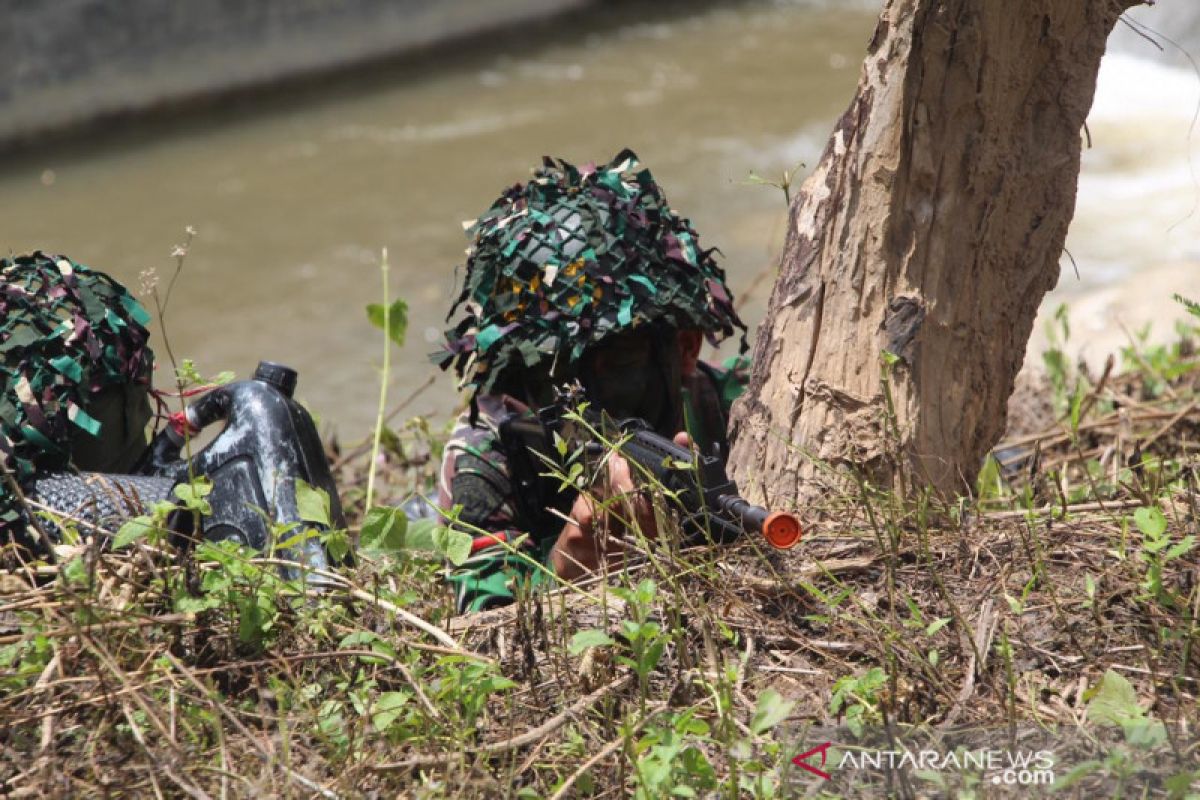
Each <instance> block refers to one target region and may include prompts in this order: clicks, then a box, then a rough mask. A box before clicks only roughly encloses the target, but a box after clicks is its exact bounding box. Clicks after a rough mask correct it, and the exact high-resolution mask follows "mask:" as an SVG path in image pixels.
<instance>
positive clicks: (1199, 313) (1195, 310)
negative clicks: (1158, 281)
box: [1172, 294, 1200, 317]
mask: <svg viewBox="0 0 1200 800" xmlns="http://www.w3.org/2000/svg"><path fill="white" fill-rule="evenodd" d="M1172 296H1173V297H1174V298H1175V302H1176V303H1180V304H1181V305H1183V307H1184V308H1186V309H1187V310H1188V313H1189V314H1191V315H1192V316H1193V317H1200V303H1197V302H1195V301H1193V300H1188V299H1187V298H1186V297H1184V296H1182V295H1178V294H1177V295H1172Z"/></svg>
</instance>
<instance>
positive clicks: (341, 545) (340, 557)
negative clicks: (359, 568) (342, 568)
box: [321, 530, 351, 564]
mask: <svg viewBox="0 0 1200 800" xmlns="http://www.w3.org/2000/svg"><path fill="white" fill-rule="evenodd" d="M321 542H322V543H323V544H324V545H325V551H326V552H327V553H329V558H330V559H331V560H332V561H333V562H334V563H335V564H341V563H343V562H345V560H346V557H347V556H348V555H350V544H351V542H350V534H349V532H347V531H344V530H333V531H328V532H326V533H323V534H322V535H321Z"/></svg>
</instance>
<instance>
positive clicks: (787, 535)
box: [718, 494, 803, 550]
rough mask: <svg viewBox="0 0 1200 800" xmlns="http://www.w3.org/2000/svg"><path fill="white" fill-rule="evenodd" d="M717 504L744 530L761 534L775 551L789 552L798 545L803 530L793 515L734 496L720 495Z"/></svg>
mask: <svg viewBox="0 0 1200 800" xmlns="http://www.w3.org/2000/svg"><path fill="white" fill-rule="evenodd" d="M718 502H719V503H720V504H721V508H722V510H724V511H725V512H726V513H727V514H730V515H731V516H733V517H734V518H735V519H738V520H740V521H741V523H742V526H743V527H744V528H745V529H746V530H748V531H754V532H757V533H761V534H762V535H763V538H764V539H766V540H767V544H769V545H771V546H772V547H774V548H775V549H776V550H790V549H791V548H793V547H795V546H796V545H797V544H799V542H800V537H801V536H802V535H803V529H802V528H801V526H800V520H799V519H797V518H796V515H795V514H789V513H788V512H787V511H771V510H770V509H767V508H763V507H762V506H756V505H754V504H753V503H751V502H750V501H749V500H745V499H743V498H741V497H739V496H738V495H736V494H724V495H721V497H720V499H719V501H718Z"/></svg>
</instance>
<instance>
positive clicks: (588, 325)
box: [431, 150, 746, 394]
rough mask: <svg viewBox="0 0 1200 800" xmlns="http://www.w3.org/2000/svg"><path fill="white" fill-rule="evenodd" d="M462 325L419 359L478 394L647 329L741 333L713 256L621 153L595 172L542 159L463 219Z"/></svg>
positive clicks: (632, 158) (644, 172)
mask: <svg viewBox="0 0 1200 800" xmlns="http://www.w3.org/2000/svg"><path fill="white" fill-rule="evenodd" d="M467 233H468V235H469V236H470V237H471V245H470V247H469V248H468V250H467V263H466V274H465V276H464V279H463V289H462V293H461V294H460V295H459V297H458V299H457V300H456V301H455V303H454V305H453V306H452V307H451V309H450V314H449V315H448V316H447V319H450V318H451V317H453V316H454V314H455V313H456V312H457V311H458V310H459V308H460V307H461V308H462V310H463V315H462V318H461V319H460V320H459V321H458V323H457V324H455V326H454V327H453V328H451V329H450V330H448V331H446V347H445V349H444V350H443V351H441V352H438V353H434V354H433V355H432V356H431V358H432V359H433V360H434V361H435V362H436V363H437V364H438V365H439V366H441V368H442V369H448V368H451V367H453V369H454V370H455V372H456V373H457V374H458V376H459V379H460V381H459V386H460V388H462V389H468V390H473V391H476V392H478V393H480V394H487V393H488V392H491V391H493V389H494V388H495V387H496V386H497V382H498V380H500V376H501V375H503V374H504V373H505V371H506V370H508V369H510V368H513V369H522V368H531V367H535V366H539V365H540V368H541V369H543V370H545V371H547V372H549V371H550V370H549V367H551V366H553V367H554V368H555V369H562V368H564V367H569V366H570V365H571V364H573V363H575V362H576V361H578V359H579V358H580V356H581V355H582V354H583V352H584V351H585V350H586V349H587V348H588V347H590V346H592V345H594V344H598V343H599V342H601V341H603V340H604V339H605V338H607V337H608V336H610V335H611V334H613V333H616V332H620V331H625V330H632V329H635V328H637V327H638V326H641V325H645V324H648V323H662V324H665V325H668V326H670V327H674V328H676V329H685V328H692V329H699V330H702V331H704V332H705V333H706V334H707V336H708V338H709V341H710V342H714V343H715V342H717V341H719V340H720V339H722V338H724V337H726V336H729V335H732V334H733V333H734V332H735V330H741V332H742V348H741V350H742V352H745V350H746V342H745V331H746V326H745V325H744V324H743V323H742V321H741V319H739V318H738V315H737V312H736V311H735V310H734V307H733V300H732V296H731V295H730V292H729V291H728V288H727V286H726V284H725V273H724V271H723V270H722V269H721V268H720V267H719V266H718V265H717V262H716V260H715V259H714V257H713V253H714V252H715V251H713V250H703V249H701V248H700V245H699V236H698V234H697V233H696V230H695V229H694V228H693V227H692V224H691V222H690V221H689V220H687V219H684V218H682V217H680V216H679V215H678V214H677V213H675V212H674V211H673V210H671V208H670V206H668V205H667V199H666V196H665V195H664V194H663V191H662V189H661V187H659V185H658V184H657V183H656V182H655V181H654V178H653V176H652V175H651V174H650V171H649V170H648V169H646V168H645V167H643V166H642V165H641V163H640V162H639V161H638V157H637V155H636V154H634V153H633V152H632V151H630V150H624V151H622V152H621V153H619V154H618V155H617V156H616V157H615V158H614V159H613V160H612V161H610V162H609V163H608V164H605V165H603V166H601V167H596V166H595V165H592V164H588V165H585V166H583V167H576V166H574V165H572V164H570V163H568V162H566V161H563V160H561V159H558V160H555V159H551V158H546V159H544V162H543V165H542V167H541V168H540V169H538V170H536V171H535V172H534V175H533V178H532V180H530V181H529V182H528V183H524V184H517V185H515V186H513V187H512V188H510V189H509V190H508V191H506V192H505V193H504V194H503V195H502V196H501V197H500V198H499V199H498V200H496V202H495V203H494V204H493V205H492V207H491V208H490V209H488V211H487V212H486V213H485V214H484V215H483V216H481V217H480V218H479V219H478V220H475V221H474V222H472V223H469V224H468V229H467Z"/></svg>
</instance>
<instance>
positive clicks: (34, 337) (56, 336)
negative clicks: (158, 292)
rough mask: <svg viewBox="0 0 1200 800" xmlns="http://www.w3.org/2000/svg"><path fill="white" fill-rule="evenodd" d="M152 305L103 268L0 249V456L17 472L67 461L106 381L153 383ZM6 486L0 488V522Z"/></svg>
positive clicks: (93, 424) (23, 475)
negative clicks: (8, 254)
mask: <svg viewBox="0 0 1200 800" xmlns="http://www.w3.org/2000/svg"><path fill="white" fill-rule="evenodd" d="M149 321H150V316H149V314H147V313H146V310H145V309H144V308H143V307H142V306H141V304H140V303H138V301H137V300H135V299H134V298H133V296H132V295H130V294H129V292H128V291H127V290H126V289H125V287H123V286H122V285H121V284H119V283H117V282H116V281H115V280H113V279H112V278H110V277H108V276H107V275H105V274H104V273H101V272H97V271H94V270H92V269H89V268H88V267H86V266H83V265H82V264H75V263H74V262H72V261H71V260H70V259H68V258H65V257H63V256H55V255H46V254H44V253H42V252H41V251H38V252H35V253H33V254H31V255H25V256H18V257H16V258H14V259H13V260H11V261H9V260H8V259H0V460H2V461H3V465H4V467H5V468H6V469H7V470H8V471H9V472H10V473H12V474H13V475H14V476H15V477H16V478H17V479H18V480H19V481H24V480H26V479H28V478H30V477H31V476H33V474H34V473H35V472H37V471H39V470H60V469H66V468H68V467H69V466H70V463H71V450H70V434H71V428H72V426H74V427H77V428H81V429H83V430H85V431H87V432H89V433H91V434H92V435H94V436H96V435H99V433H100V423H99V422H98V421H97V420H95V419H93V418H92V417H91V416H89V415H88V413H87V412H86V411H85V410H84V409H85V407H86V405H87V402H88V399H89V397H91V395H93V394H94V393H96V392H99V391H101V390H102V389H105V388H107V387H109V386H113V385H119V384H128V383H140V384H144V385H146V386H149V383H150V372H151V369H152V367H153V364H154V353H153V352H152V351H151V350H150V348H149V346H148V345H147V342H148V340H149V338H150V333H149V331H148V330H146V327H145V326H146V324H147V323H148V322H149ZM7 494H8V487H4V491H2V492H0V526H2V525H3V523H4V522H5V521H11V519H10V518H9V517H10V515H11V513H12V509H11V508H6V507H5V506H6V505H8V503H6V502H4V500H5V499H7V498H6V497H5V496H6V495H7Z"/></svg>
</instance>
